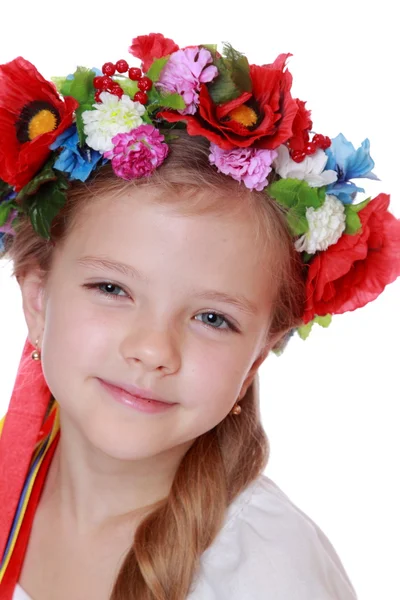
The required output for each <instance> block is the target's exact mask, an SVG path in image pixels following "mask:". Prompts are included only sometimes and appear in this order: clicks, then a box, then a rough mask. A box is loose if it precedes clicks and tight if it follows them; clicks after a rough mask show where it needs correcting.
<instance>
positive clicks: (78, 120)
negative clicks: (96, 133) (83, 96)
mask: <svg viewBox="0 0 400 600" xmlns="http://www.w3.org/2000/svg"><path fill="white" fill-rule="evenodd" d="M93 104H94V95H93V102H91V103H90V104H81V105H80V106H78V108H77V109H76V111H75V125H76V130H77V132H78V137H79V145H80V146H81V147H82V146H83V145H84V144H85V141H86V135H85V132H84V122H83V119H82V114H83V113H84V112H86V111H87V110H94V108H93Z"/></svg>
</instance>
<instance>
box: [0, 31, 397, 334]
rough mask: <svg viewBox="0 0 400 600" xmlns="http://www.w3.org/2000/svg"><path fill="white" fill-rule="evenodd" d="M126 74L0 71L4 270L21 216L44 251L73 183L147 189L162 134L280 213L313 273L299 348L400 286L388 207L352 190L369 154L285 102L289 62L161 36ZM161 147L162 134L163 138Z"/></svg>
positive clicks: (121, 69) (9, 66)
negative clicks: (118, 180)
mask: <svg viewBox="0 0 400 600" xmlns="http://www.w3.org/2000/svg"><path fill="white" fill-rule="evenodd" d="M129 51H130V53H131V54H132V55H133V56H135V57H137V58H139V59H140V60H141V68H138V67H135V66H133V67H130V66H129V64H128V63H127V61H126V60H124V59H122V60H118V61H117V62H116V63H115V64H114V63H111V62H107V63H105V64H104V65H103V66H102V70H101V71H99V70H97V69H88V68H85V67H78V69H77V70H76V71H75V73H74V74H73V75H69V76H68V77H65V78H62V77H57V78H54V79H53V82H49V81H46V80H45V79H44V78H43V77H42V76H41V75H40V73H39V72H38V71H37V70H36V68H35V67H34V66H33V65H32V64H31V63H29V62H28V61H26V60H25V59H23V58H22V57H19V58H16V59H15V60H13V61H11V62H9V63H6V64H4V65H0V136H1V138H0V139H1V143H0V256H1V253H2V252H3V253H4V250H5V246H4V240H3V238H4V236H5V235H13V234H14V226H15V225H16V224H17V223H18V219H19V216H20V215H21V213H25V214H27V215H28V216H29V218H30V220H31V223H32V226H33V228H34V229H35V231H36V232H37V233H38V234H39V235H41V236H42V237H43V238H45V239H49V238H50V233H49V232H50V228H51V223H52V220H53V219H54V217H55V216H56V215H57V213H58V212H59V211H60V210H61V208H62V207H63V205H64V204H65V202H66V192H67V189H68V186H69V183H70V181H72V180H76V179H78V180H81V181H86V180H87V179H88V178H89V177H90V176H91V175H92V174H93V173H94V172H95V171H96V170H98V169H100V168H101V167H102V166H103V165H104V164H105V163H107V162H111V165H112V168H113V170H114V172H115V174H116V175H117V176H118V177H122V178H124V179H126V180H130V179H136V178H140V177H148V176H150V175H151V173H152V172H153V171H154V170H155V169H156V168H157V167H158V166H160V165H161V164H162V163H163V161H164V160H165V159H166V158H167V156H168V151H169V147H168V138H169V136H170V135H171V134H170V133H166V131H167V132H168V130H172V129H173V128H174V127H177V126H178V127H185V128H186V131H187V133H188V134H189V135H193V136H202V137H204V138H206V139H207V140H208V141H209V143H210V152H209V161H210V163H211V164H212V165H214V166H215V168H216V169H218V171H220V172H222V173H224V174H226V175H229V176H231V177H233V179H235V180H237V181H238V182H241V184H242V185H244V186H246V187H247V188H249V189H251V190H253V189H255V190H258V191H262V190H265V191H266V192H267V193H268V196H269V197H271V198H273V199H274V200H275V201H276V202H278V204H280V205H281V206H283V207H284V208H285V213H286V217H287V222H288V226H289V229H290V231H291V233H292V235H293V238H294V245H295V248H296V250H297V251H298V252H299V253H300V254H301V257H302V260H303V263H304V265H305V268H306V269H307V281H306V303H305V308H304V315H303V323H304V325H303V326H301V327H299V328H298V332H299V334H300V336H301V337H302V338H303V339H305V338H306V337H307V335H308V334H309V332H310V330H311V327H312V325H313V324H314V323H315V322H316V323H318V324H320V325H322V326H324V327H326V326H327V325H329V323H330V320H331V315H332V314H340V313H344V312H347V311H352V310H355V309H356V308H360V307H362V306H364V305H365V304H367V303H368V302H370V301H372V300H374V299H375V298H376V297H377V296H378V295H379V294H380V293H381V292H382V291H383V290H384V288H385V286H386V285H387V284H389V283H391V282H393V281H394V280H395V279H396V278H397V277H398V276H399V275H400V220H398V219H396V218H395V217H394V216H393V215H392V214H391V213H390V212H389V211H388V206H389V196H388V195H386V194H379V195H378V196H377V197H376V198H374V199H370V198H368V199H367V200H365V201H363V202H360V203H358V204H355V199H356V196H357V192H364V189H363V188H361V187H358V186H357V185H356V184H355V183H354V182H353V180H354V179H357V178H368V179H377V177H376V175H374V174H373V173H372V169H373V167H374V162H373V160H372V159H371V157H370V154H369V140H368V139H366V140H364V142H363V143H362V144H361V147H360V148H358V149H355V148H354V146H353V145H352V144H351V143H350V142H349V141H348V140H347V139H346V138H345V137H344V135H342V134H339V135H338V136H337V137H336V138H334V139H330V138H329V137H327V136H324V135H322V134H320V133H315V132H313V130H312V127H313V125H312V121H311V112H310V111H309V110H307V109H306V107H305V102H303V101H301V100H299V99H297V98H293V97H292V95H291V85H292V76H291V74H290V73H289V71H288V70H287V68H286V61H287V59H288V58H289V56H291V55H290V54H280V55H279V56H278V57H277V58H276V59H275V61H274V62H273V63H271V64H266V65H261V66H258V65H250V64H249V63H248V60H247V58H246V57H245V56H244V55H243V54H241V53H239V52H237V51H236V50H234V49H233V48H232V47H231V46H230V45H225V46H224V49H223V52H222V54H220V53H219V52H218V50H217V47H216V46H212V45H202V46H189V47H186V48H182V49H180V48H179V47H178V46H177V45H176V44H175V43H174V42H173V41H172V40H170V39H168V38H165V37H164V36H163V35H161V34H159V33H156V34H155V33H152V34H150V35H144V36H139V37H137V38H135V39H133V40H132V45H131V46H130V48H129ZM160 130H162V131H163V133H161V131H160Z"/></svg>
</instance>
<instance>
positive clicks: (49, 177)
mask: <svg viewBox="0 0 400 600" xmlns="http://www.w3.org/2000/svg"><path fill="white" fill-rule="evenodd" d="M53 164H54V157H52V158H51V159H50V160H49V161H48V162H47V163H46V164H45V165H44V167H43V168H42V170H41V171H40V172H39V173H38V175H36V177H34V178H33V179H32V180H31V181H30V182H29V183H27V184H26V186H25V187H23V188H22V190H21V191H20V192H19V194H18V195H17V200H24V198H25V197H26V196H32V195H33V194H36V192H37V191H38V189H39V188H40V186H42V185H43V184H45V183H47V182H48V181H54V180H55V179H57V175H56V173H55V172H54V171H53Z"/></svg>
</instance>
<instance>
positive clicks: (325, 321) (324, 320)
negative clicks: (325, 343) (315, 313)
mask: <svg viewBox="0 0 400 600" xmlns="http://www.w3.org/2000/svg"><path fill="white" fill-rule="evenodd" d="M314 321H315V323H318V325H320V326H321V327H325V328H326V327H329V325H330V324H331V323H332V315H325V316H323V317H315V318H314Z"/></svg>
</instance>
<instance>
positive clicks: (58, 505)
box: [41, 409, 192, 533]
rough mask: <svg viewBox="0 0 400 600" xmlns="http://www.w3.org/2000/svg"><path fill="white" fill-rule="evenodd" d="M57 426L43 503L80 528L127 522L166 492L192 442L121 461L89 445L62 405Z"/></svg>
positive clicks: (67, 523)
mask: <svg viewBox="0 0 400 600" xmlns="http://www.w3.org/2000/svg"><path fill="white" fill-rule="evenodd" d="M60 426H61V435H60V440H59V443H58V447H57V449H56V452H55V455H54V458H53V461H52V464H51V467H50V469H49V473H48V476H47V480H46V486H45V489H44V491H43V495H42V499H41V504H42V506H44V507H46V506H47V507H48V508H51V509H52V510H54V511H55V512H56V514H57V516H58V518H59V519H61V522H63V523H64V524H65V525H67V526H68V527H71V526H72V527H74V528H75V529H76V530H77V531H79V532H81V533H86V532H91V531H95V530H100V529H102V528H105V527H108V526H115V525H117V524H124V523H127V522H129V523H131V522H133V521H135V520H136V519H137V518H138V517H139V516H141V515H143V514H144V513H146V511H147V510H149V509H150V508H151V507H152V506H153V505H154V504H156V503H157V502H159V501H160V500H162V499H163V498H165V497H167V496H168V494H169V491H170V489H171V485H172V482H173V479H174V476H175V473H176V471H177V469H178V467H179V464H180V462H181V460H182V458H183V456H184V455H185V454H186V452H187V450H188V449H189V447H190V446H191V445H192V442H190V443H187V444H185V445H182V446H178V447H175V448H172V449H171V450H169V451H168V452H164V453H163V454H162V455H158V456H151V457H146V458H144V459H140V460H135V461H129V460H119V459H116V458H114V457H112V456H109V455H107V454H105V453H104V452H102V451H101V450H99V449H98V448H95V447H93V446H92V445H91V444H90V443H89V442H88V440H86V439H85V438H84V437H83V436H82V435H81V433H80V432H79V431H78V430H77V428H76V427H75V426H74V425H73V424H72V423H71V422H70V421H69V420H68V418H66V417H65V415H63V414H62V411H61V409H60Z"/></svg>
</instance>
